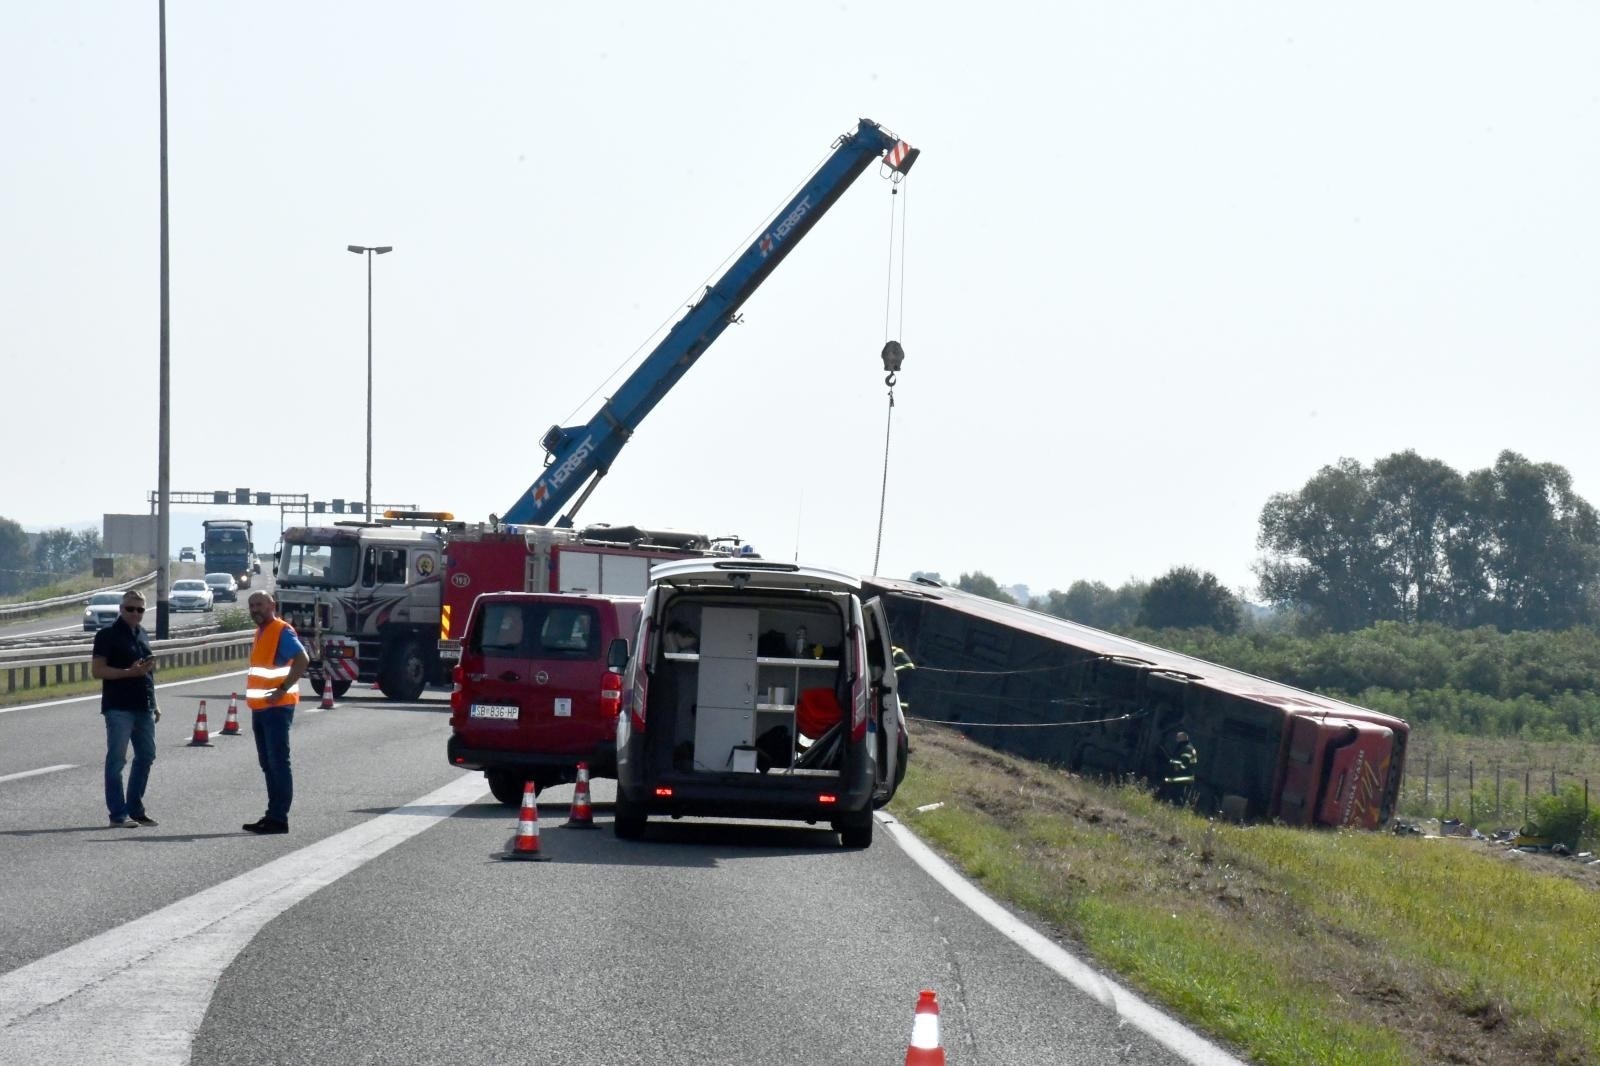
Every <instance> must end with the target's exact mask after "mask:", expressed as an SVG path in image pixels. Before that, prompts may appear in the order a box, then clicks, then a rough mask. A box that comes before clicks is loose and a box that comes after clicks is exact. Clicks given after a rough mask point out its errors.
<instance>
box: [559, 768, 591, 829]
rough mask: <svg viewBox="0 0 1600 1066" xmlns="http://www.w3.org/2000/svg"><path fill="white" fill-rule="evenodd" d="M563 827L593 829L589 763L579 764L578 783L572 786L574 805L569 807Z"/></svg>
mask: <svg viewBox="0 0 1600 1066" xmlns="http://www.w3.org/2000/svg"><path fill="white" fill-rule="evenodd" d="M561 828H563V829H593V828H594V808H593V807H591V806H590V805H589V764H588V763H586V762H581V763H579V764H578V783H577V784H576V785H574V786H573V788H572V806H571V807H570V808H568V814H567V820H566V823H565V824H564V825H562V827H561Z"/></svg>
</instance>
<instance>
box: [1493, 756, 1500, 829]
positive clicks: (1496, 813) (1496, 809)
mask: <svg viewBox="0 0 1600 1066" xmlns="http://www.w3.org/2000/svg"><path fill="white" fill-rule="evenodd" d="M1494 817H1495V820H1496V821H1499V819H1500V764H1499V762H1496V763H1495V764H1494Z"/></svg>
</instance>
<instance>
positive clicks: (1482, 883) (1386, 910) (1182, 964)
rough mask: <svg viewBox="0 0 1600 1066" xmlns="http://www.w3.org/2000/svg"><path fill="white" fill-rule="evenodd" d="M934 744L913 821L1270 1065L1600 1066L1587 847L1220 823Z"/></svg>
mask: <svg viewBox="0 0 1600 1066" xmlns="http://www.w3.org/2000/svg"><path fill="white" fill-rule="evenodd" d="M914 740H915V751H914V753H913V755H912V759H911V763H910V769H909V771H908V773H907V777H906V781H905V784H904V785H903V786H902V788H901V790H900V792H899V794H898V795H897V796H896V798H895V800H894V802H893V804H892V805H891V810H892V811H894V812H895V813H896V815H897V816H898V817H900V818H901V819H902V820H903V821H905V822H906V823H907V824H908V825H909V826H910V827H911V828H913V829H914V830H915V831H916V832H917V833H919V834H920V835H921V836H923V837H924V838H925V839H927V840H928V841H929V842H930V843H932V844H933V845H934V846H936V847H938V848H940V849H941V850H943V851H944V852H945V853H947V854H948V855H949V856H950V857H951V858H952V860H953V861H955V862H956V863H957V864H958V865H960V866H961V867H962V868H963V869H965V870H966V871H967V873H968V874H969V875H970V876H972V877H973V878H974V879H976V880H977V881H979V882H980V883H981V884H982V885H983V887H984V888H985V890H986V891H988V892H990V893H991V894H992V895H995V896H996V897H999V898H1002V899H1005V900H1008V901H1010V902H1011V903H1013V904H1015V905H1016V906H1018V907H1020V908H1022V909H1024V910H1026V911H1028V912H1030V913H1032V914H1034V915H1036V916H1037V917H1038V918H1039V920H1040V921H1041V922H1042V923H1044V924H1045V925H1047V926H1049V927H1052V928H1054V929H1055V930H1057V931H1058V932H1059V933H1060V934H1061V935H1062V936H1063V937H1064V938H1065V939H1067V940H1069V941H1072V942H1075V944H1076V946H1077V948H1078V950H1079V951H1081V952H1082V953H1084V954H1086V955H1088V956H1091V957H1093V958H1094V959H1096V960H1098V962H1099V963H1100V964H1101V965H1102V966H1104V967H1106V968H1108V969H1109V970H1111V971H1113V972H1115V973H1117V974H1120V975H1121V977H1122V979H1123V980H1125V981H1126V982H1127V983H1129V984H1130V985H1132V986H1134V987H1136V988H1138V989H1139V990H1140V991H1141V992H1143V993H1144V994H1146V995H1149V996H1150V997H1151V998H1152V999H1154V1000H1156V1001H1158V1002H1160V1003H1161V1004H1163V1005H1165V1006H1166V1007H1167V1008H1168V1009H1169V1010H1171V1011H1173V1012H1174V1013H1176V1014H1178V1015H1179V1016H1181V1017H1184V1018H1186V1019H1188V1020H1189V1021H1190V1022H1191V1023H1192V1024H1194V1025H1195V1026H1197V1027H1198V1028H1200V1029H1202V1030H1204V1031H1207V1032H1209V1033H1211V1034H1213V1035H1214V1036H1216V1037H1218V1038H1219V1039H1221V1040H1223V1041H1224V1042H1229V1043H1232V1044H1234V1045H1235V1046H1237V1047H1239V1048H1240V1049H1242V1050H1243V1052H1244V1053H1246V1054H1248V1055H1249V1056H1250V1057H1251V1058H1252V1059H1253V1060H1256V1061H1260V1062H1265V1063H1282V1064H1285V1066H1287V1064H1296V1066H1298V1064H1302V1063H1340V1064H1342V1063H1351V1064H1355V1063H1363V1064H1364V1063H1395V1064H1402V1063H1404V1064H1411V1063H1445V1062H1452V1063H1454V1062H1461V1063H1485V1064H1487V1063H1529V1064H1532V1063H1550V1062H1560V1063H1593V1062H1600V877H1596V876H1591V877H1590V879H1589V880H1588V881H1587V882H1584V881H1582V880H1580V879H1579V877H1578V876H1576V875H1578V874H1581V873H1582V871H1583V868H1582V867H1581V866H1579V865H1578V864H1576V863H1568V864H1566V865H1565V866H1560V867H1559V868H1557V867H1556V866H1552V867H1551V869H1552V870H1557V872H1541V871H1535V870H1532V869H1529V868H1525V866H1524V865H1523V863H1524V862H1526V863H1530V864H1531V863H1534V862H1536V861H1538V862H1543V863H1545V864H1547V865H1550V864H1555V863H1558V860H1549V859H1543V860H1540V859H1538V858H1537V857H1532V856H1519V857H1518V858H1517V859H1512V858H1508V857H1507V855H1506V854H1505V853H1504V851H1503V850H1501V849H1496V848H1492V847H1490V846H1489V845H1486V844H1484V843H1482V842H1473V841H1459V840H1444V839H1428V838H1422V837H1416V836H1397V835H1393V834H1387V833H1366V832H1333V831H1306V830H1297V829H1288V828H1284V827H1278V826H1251V827H1241V826H1230V825H1224V824H1218V823H1213V822H1208V821H1207V820H1205V819H1202V818H1199V817H1197V816H1195V815H1193V814H1191V813H1189V812H1186V811H1182V810H1179V809H1176V808H1172V807H1169V806H1166V805H1164V804H1160V803H1157V802H1155V801H1154V800H1153V799H1152V797H1150V795H1149V794H1148V793H1146V792H1144V791H1142V790H1139V789H1136V788H1115V787H1108V786H1102V785H1098V784H1096V783H1093V782H1089V781H1085V780H1082V779H1080V778H1076V777H1073V776H1071V775H1068V774H1066V773H1064V772H1061V771H1057V770H1054V769H1051V768H1048V767H1044V766H1039V765H1037V764H1031V763H1027V762H1025V761H1022V760H1017V759H1012V758H1009V757H1006V756H1001V755H997V754H996V753H994V752H991V751H989V750H988V749H983V748H981V747H979V746H978V745H975V744H972V743H970V742H968V741H966V740H965V739H964V738H961V737H959V736H958V735H955V734H952V733H949V732H946V731H941V730H936V729H919V730H918V732H917V734H916V736H915V738H914ZM939 802H942V803H943V806H942V807H940V808H939V809H937V810H933V811H929V812H927V813H922V814H919V813H916V811H915V808H916V807H918V806H922V805H925V804H930V803H939ZM1563 874H1569V875H1573V876H1564V875H1563Z"/></svg>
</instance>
